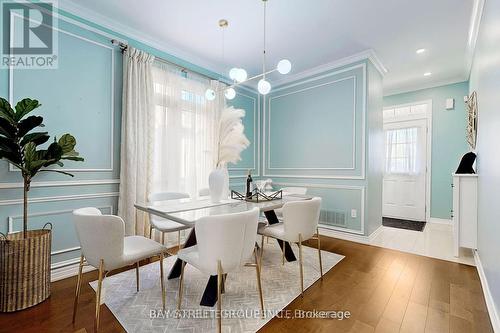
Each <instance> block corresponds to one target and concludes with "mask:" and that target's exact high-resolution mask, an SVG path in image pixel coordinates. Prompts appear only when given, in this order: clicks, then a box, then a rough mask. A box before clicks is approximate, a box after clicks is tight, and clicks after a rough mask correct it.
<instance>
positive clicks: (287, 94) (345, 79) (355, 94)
mask: <svg viewBox="0 0 500 333" xmlns="http://www.w3.org/2000/svg"><path fill="white" fill-rule="evenodd" d="M347 80H353V92H354V103H353V106H354V107H353V111H352V113H353V116H352V117H353V125H352V127H353V129H352V147H353V149H352V166H350V167H347V168H346V167H325V168H302V167H300V168H299V167H296V168H287V167H283V168H281V167H272V166H271V111H272V109H271V102H272V101H273V100H274V99H277V98H281V97H285V96H290V95H293V94H298V93H301V92H304V91H308V90H312V89H315V88H319V87H324V86H327V85H331V84H334V83H338V82H342V81H347ZM356 98H357V93H356V76H354V75H351V76H348V77H345V78H341V79H337V80H333V81H328V82H324V83H321V84H317V85H314V86H311V87H307V88H302V89H299V90H294V91H292V92H288V93H284V94H281V95H276V96H272V97H270V98H269V99H268V110H269V111H268V113H269V115H268V116H267V118H266V121H267V123H268V132H267V135H268V137H269V140H268V142H267V170H355V169H356V106H357V103H356Z"/></svg>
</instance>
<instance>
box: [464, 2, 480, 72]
mask: <svg viewBox="0 0 500 333" xmlns="http://www.w3.org/2000/svg"><path fill="white" fill-rule="evenodd" d="M484 2H485V0H474V5H473V8H472V13H471V18H470V26H469V35H468V39H467V50H466V52H465V66H466V67H465V68H466V69H467V74H468V75H470V72H471V69H472V62H473V59H474V52H475V50H476V43H477V37H478V36H479V27H480V26H481V18H482V16H483V9H484Z"/></svg>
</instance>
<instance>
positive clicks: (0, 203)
mask: <svg viewBox="0 0 500 333" xmlns="http://www.w3.org/2000/svg"><path fill="white" fill-rule="evenodd" d="M118 195H119V192H108V193H92V194H73V195H62V196H55V197H39V198H32V199H28V203H41V202H55V201H67V200H82V199H96V198H110V197H117V196H118ZM22 204H23V199H8V200H0V206H10V205H22Z"/></svg>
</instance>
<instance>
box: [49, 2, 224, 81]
mask: <svg viewBox="0 0 500 333" xmlns="http://www.w3.org/2000/svg"><path fill="white" fill-rule="evenodd" d="M58 9H61V10H63V11H65V12H68V13H70V14H73V15H75V16H77V17H79V18H81V19H84V20H86V21H88V22H91V23H94V24H97V25H99V26H101V27H104V28H106V29H109V30H111V31H112V32H114V33H117V34H120V35H123V36H124V37H125V38H127V39H134V40H136V41H138V42H140V43H143V44H146V45H148V46H150V47H152V48H155V49H157V50H158V51H161V52H164V53H166V54H168V55H170V56H172V57H174V58H178V59H179V60H181V61H183V62H187V63H189V64H190V65H192V66H193V67H201V68H203V69H205V70H207V71H210V72H212V73H213V74H216V75H217V76H220V77H221V78H223V77H224V76H223V75H221V74H219V72H220V68H218V66H217V65H216V64H214V63H212V62H207V61H206V60H204V59H203V58H201V57H198V56H195V55H194V54H192V53H188V52H185V51H183V50H182V49H180V48H179V47H176V46H174V45H172V44H169V43H168V42H166V41H164V40H159V39H156V38H151V37H149V36H148V34H147V33H145V32H142V31H140V30H137V29H134V28H132V27H130V26H127V25H125V24H122V23H120V22H117V21H116V20H113V19H110V18H108V17H106V16H104V15H102V14H100V13H98V12H96V11H93V10H90V9H88V8H85V7H83V6H81V5H80V4H78V3H77V2H76V1H75V0H59V2H58ZM127 39H120V41H122V42H124V43H126V44H128V43H129V41H128V40H127ZM167 60H168V61H171V62H175V60H170V59H167ZM188 69H189V68H188ZM202 74H203V73H202Z"/></svg>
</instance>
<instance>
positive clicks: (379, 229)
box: [368, 220, 384, 243]
mask: <svg viewBox="0 0 500 333" xmlns="http://www.w3.org/2000/svg"><path fill="white" fill-rule="evenodd" d="M380 222H381V223H382V220H381V221H380ZM382 227H383V226H382V224H380V225H379V226H378V227H377V229H375V231H374V232H372V233H371V234H370V235H369V236H368V240H369V242H370V243H372V242H373V241H374V240H375V238H377V237H378V235H380V234H381V233H382V231H383V230H384V228H382Z"/></svg>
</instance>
